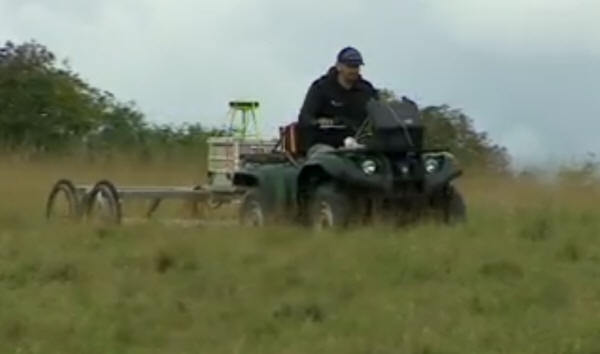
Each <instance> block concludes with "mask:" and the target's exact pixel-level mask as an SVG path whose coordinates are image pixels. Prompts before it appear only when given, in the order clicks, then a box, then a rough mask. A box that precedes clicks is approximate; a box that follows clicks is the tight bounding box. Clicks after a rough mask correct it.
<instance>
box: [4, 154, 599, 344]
mask: <svg viewBox="0 0 600 354" xmlns="http://www.w3.org/2000/svg"><path fill="white" fill-rule="evenodd" d="M124 166H127V168H126V169H125V167H124ZM183 167H185V166H183ZM140 169H141V166H137V167H136V166H131V165H129V164H123V163H116V164H115V165H114V166H112V167H110V168H107V167H106V166H104V167H102V166H100V167H99V166H96V165H94V166H88V165H85V164H82V163H78V164H73V163H68V162H56V163H41V162H38V163H35V164H28V163H21V162H5V163H4V164H3V166H2V168H1V170H2V171H3V173H2V174H1V176H2V177H0V179H1V180H0V182H1V183H2V184H1V185H2V187H1V190H0V192H1V193H2V195H3V196H4V198H3V200H2V202H1V204H0V304H1V307H0V353H103V354H105V353H364V354H367V353H373V354H375V353H377V354H379V353H381V354H383V353H419V354H425V353H430V354H433V353H511V354H512V353H544V354H547V353H590V354H591V353H599V352H600V317H599V314H600V281H599V280H600V240H599V239H598V237H599V236H600V218H598V216H599V215H600V207H599V206H598V205H599V204H598V202H597V201H598V200H600V199H599V198H598V197H599V196H600V193H598V190H597V189H596V188H594V187H590V188H578V187H575V186H543V185H538V184H535V183H531V182H525V181H512V182H510V183H509V182H507V181H501V180H496V179H492V178H484V177H474V178H469V179H468V180H467V179H465V181H464V182H463V183H462V184H461V188H462V190H463V191H464V193H465V194H466V196H467V199H468V203H469V207H470V221H469V223H468V224H467V225H464V226H460V227H455V228H445V227H440V226H436V225H421V226H414V227H409V228H404V229H393V228H390V227H385V226H380V227H377V228H373V229H355V230H350V231H348V232H346V233H343V234H324V235H314V234H309V233H306V232H305V231H303V230H300V229H294V228H273V229H269V230H265V231H263V232H248V231H247V230H240V229H238V228H236V227H233V226H231V227H220V228H217V227H206V226H205V227H193V228H184V227H177V226H168V227H167V226H164V225H162V224H160V223H156V222H152V223H149V224H145V225H137V226H124V227H120V228H92V227H89V226H86V225H47V224H46V223H45V222H44V220H43V219H42V215H43V204H44V198H45V196H46V193H47V192H48V189H49V188H50V186H51V184H52V183H53V182H54V179H56V178H58V177H63V176H78V177H80V178H82V179H86V178H87V179H89V180H93V176H94V173H100V172H101V173H102V177H108V178H115V179H117V180H118V181H120V182H121V181H122V183H133V182H136V181H139V180H142V181H150V182H151V177H154V178H155V179H156V180H157V181H158V182H157V183H176V182H178V181H179V183H181V184H187V183H189V182H187V181H188V180H190V179H191V178H193V177H194V176H193V173H191V172H193V171H192V167H185V168H183V169H174V170H173V169H166V168H165V167H164V166H161V165H158V164H157V165H152V166H144V169H142V171H140ZM63 170H64V171H67V172H62V171H63ZM125 171H128V172H125ZM61 173H63V174H61ZM150 182H148V183H150Z"/></svg>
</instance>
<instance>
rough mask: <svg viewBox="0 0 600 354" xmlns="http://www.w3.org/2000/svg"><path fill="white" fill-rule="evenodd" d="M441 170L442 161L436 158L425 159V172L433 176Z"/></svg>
mask: <svg viewBox="0 0 600 354" xmlns="http://www.w3.org/2000/svg"><path fill="white" fill-rule="evenodd" d="M439 168H440V161H439V160H438V159H436V158H434V157H428V158H426V159H425V172H427V173H429V174H431V173H434V172H436V171H437V170H438V169H439Z"/></svg>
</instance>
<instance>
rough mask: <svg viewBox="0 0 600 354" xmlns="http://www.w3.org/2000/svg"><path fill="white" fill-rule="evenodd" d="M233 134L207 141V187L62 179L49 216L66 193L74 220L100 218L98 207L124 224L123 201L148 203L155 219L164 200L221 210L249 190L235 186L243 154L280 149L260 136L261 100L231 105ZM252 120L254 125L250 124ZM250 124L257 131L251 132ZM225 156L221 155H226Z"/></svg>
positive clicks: (51, 199)
mask: <svg viewBox="0 0 600 354" xmlns="http://www.w3.org/2000/svg"><path fill="white" fill-rule="evenodd" d="M229 106H230V114H231V122H230V123H231V130H232V134H233V135H232V136H226V137H211V138H209V139H208V148H209V149H208V150H209V156H208V164H207V166H208V176H207V177H208V180H209V183H208V184H207V185H206V186H188V187H182V186H115V185H114V184H113V183H112V182H111V181H109V180H100V181H98V182H97V183H96V184H94V185H76V184H74V183H73V182H72V181H71V180H69V179H60V180H58V181H57V182H56V183H55V184H54V186H53V187H52V190H51V191H50V194H49V196H48V200H47V202H46V218H48V219H53V218H55V214H56V210H55V209H56V202H57V198H58V197H59V195H61V194H64V195H65V197H66V199H67V203H68V213H67V215H66V217H67V218H68V219H70V220H71V221H79V220H82V219H95V215H94V213H95V208H96V207H100V209H101V210H102V211H103V212H104V214H105V215H104V218H103V221H104V222H107V223H110V224H120V223H121V222H122V220H123V210H122V201H123V200H148V201H149V202H150V205H149V207H148V210H147V211H146V218H150V217H152V215H153V214H154V213H155V212H156V210H157V209H158V208H159V206H160V205H161V203H162V201H164V200H182V201H186V202H191V203H192V204H191V205H192V212H193V213H194V214H197V211H198V204H200V203H202V204H204V205H205V206H207V207H209V208H211V209H216V208H219V207H220V206H222V205H224V204H230V203H234V202H237V201H239V200H240V199H241V197H242V196H243V195H244V193H245V190H241V189H239V188H236V187H234V186H233V185H232V183H231V178H232V177H233V174H234V172H235V171H237V170H238V169H239V168H240V167H241V165H242V163H243V156H244V155H246V154H252V153H266V152H270V151H272V150H273V149H275V147H276V146H277V141H276V140H263V139H260V138H259V133H258V122H257V115H256V110H257V109H258V107H259V103H258V102H254V101H248V102H246V101H232V102H230V103H229ZM240 112H241V113H242V121H241V122H239V123H241V127H239V126H236V120H235V118H236V113H240ZM249 118H251V120H252V122H249ZM251 123H252V124H253V125H254V129H255V131H254V132H253V133H250V132H249V128H250V125H251ZM223 151H224V152H225V153H224V154H221V153H222V152H223Z"/></svg>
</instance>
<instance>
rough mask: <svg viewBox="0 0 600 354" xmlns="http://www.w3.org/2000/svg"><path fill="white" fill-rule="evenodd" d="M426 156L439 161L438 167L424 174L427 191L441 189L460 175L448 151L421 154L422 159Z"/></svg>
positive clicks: (452, 156)
mask: <svg viewBox="0 0 600 354" xmlns="http://www.w3.org/2000/svg"><path fill="white" fill-rule="evenodd" d="M428 158H434V159H436V160H438V162H439V164H440V165H439V168H438V169H437V170H436V171H435V172H433V173H430V174H427V175H426V176H425V190H426V192H428V193H436V192H438V191H439V190H441V189H443V188H444V187H445V186H447V185H448V184H449V183H450V182H452V181H453V180H454V179H456V178H458V177H460V176H461V175H462V170H460V168H459V166H458V164H457V162H456V159H455V157H454V155H452V154H450V153H448V152H439V153H429V154H425V155H423V159H424V161H425V160H426V159H428Z"/></svg>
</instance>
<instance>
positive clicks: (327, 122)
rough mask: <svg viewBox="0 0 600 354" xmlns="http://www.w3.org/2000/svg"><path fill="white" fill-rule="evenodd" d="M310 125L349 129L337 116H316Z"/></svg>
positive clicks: (330, 128)
mask: <svg viewBox="0 0 600 354" xmlns="http://www.w3.org/2000/svg"><path fill="white" fill-rule="evenodd" d="M312 126H313V127H316V128H318V129H322V130H345V129H349V127H348V126H347V125H346V124H343V122H342V120H341V119H338V118H334V119H332V118H317V119H316V120H314V121H313V122H312Z"/></svg>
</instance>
